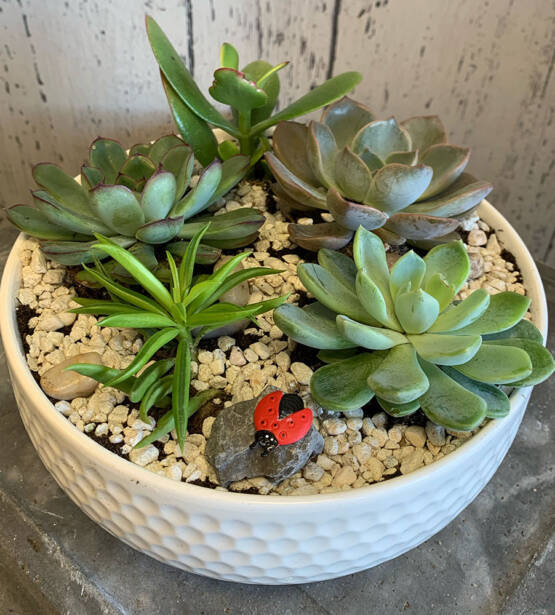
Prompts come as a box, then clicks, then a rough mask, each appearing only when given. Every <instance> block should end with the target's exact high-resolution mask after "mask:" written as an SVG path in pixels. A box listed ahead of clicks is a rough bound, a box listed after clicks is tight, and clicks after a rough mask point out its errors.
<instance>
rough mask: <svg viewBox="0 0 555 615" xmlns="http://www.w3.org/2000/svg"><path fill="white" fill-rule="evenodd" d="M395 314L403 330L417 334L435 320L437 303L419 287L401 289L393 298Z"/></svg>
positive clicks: (437, 310)
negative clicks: (415, 288)
mask: <svg viewBox="0 0 555 615" xmlns="http://www.w3.org/2000/svg"><path fill="white" fill-rule="evenodd" d="M395 314H396V315H397V319H398V320H399V322H400V323H401V327H402V328H403V330H404V331H406V332H407V333H411V334H413V335H418V334H420V333H424V331H427V330H428V329H429V328H430V327H431V326H432V325H433V323H434V322H435V321H436V318H437V317H438V314H439V303H438V301H437V300H436V299H435V298H434V297H432V295H429V294H428V293H427V292H426V291H424V290H422V289H421V288H418V289H417V290H409V291H406V292H403V291H401V292H399V293H398V294H397V297H396V298H395Z"/></svg>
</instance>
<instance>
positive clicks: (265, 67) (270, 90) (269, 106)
mask: <svg viewBox="0 0 555 615" xmlns="http://www.w3.org/2000/svg"><path fill="white" fill-rule="evenodd" d="M278 66H279V67H280V68H282V65H278ZM272 68H276V67H272V65H271V64H269V63H268V62H265V61H264V60H255V61H254V62H251V63H250V64H247V65H246V66H245V67H244V68H243V72H244V73H245V76H246V77H247V79H250V80H251V81H254V82H255V83H256V84H257V85H258V87H259V88H262V89H263V90H264V92H266V97H267V100H266V103H265V104H264V105H262V106H261V107H258V108H256V109H253V110H252V112H251V123H252V124H256V123H258V122H261V121H262V120H265V119H266V118H268V117H270V115H271V114H272V111H273V110H274V107H275V106H276V103H277V99H278V96H279V77H278V76H277V74H276V73H275V72H273V73H271V74H270V75H268V72H269V71H270V70H272ZM278 70H279V68H278ZM265 75H268V76H267V77H266V78H265V79H264V80H263V81H262V82H259V80H260V79H262V78H263V77H264V76H265Z"/></svg>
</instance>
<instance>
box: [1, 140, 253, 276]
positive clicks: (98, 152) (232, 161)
mask: <svg viewBox="0 0 555 615" xmlns="http://www.w3.org/2000/svg"><path fill="white" fill-rule="evenodd" d="M248 165H249V160H248V158H247V157H246V156H241V155H237V156H233V157H231V158H229V159H227V160H225V161H224V162H220V161H219V160H215V161H213V162H212V163H210V164H208V165H207V166H206V167H205V168H204V169H202V171H201V173H200V176H199V178H198V182H196V184H193V182H192V181H191V179H192V175H193V170H194V155H193V151H192V149H191V147H189V145H187V143H185V142H184V141H183V140H181V139H180V138H179V137H177V136H176V135H165V136H163V137H161V138H159V139H158V140H156V141H154V142H153V143H147V144H140V145H135V146H133V147H132V148H131V149H130V150H129V152H126V151H125V150H124V149H123V148H122V146H121V145H120V144H119V143H118V142H117V141H114V140H112V139H104V138H98V139H96V140H95V141H94V142H93V143H92V144H91V147H90V150H89V159H88V161H87V162H86V163H85V164H84V165H83V166H82V167H81V177H80V181H77V180H75V179H74V178H73V177H71V176H70V175H68V174H67V173H65V172H64V171H63V170H62V169H60V168H59V167H58V166H57V165H54V164H51V163H40V164H38V165H36V166H35V167H34V168H33V178H34V180H35V181H36V183H37V184H38V187H39V189H38V190H35V191H33V192H32V197H33V206H32V207H30V206H27V205H14V206H13V207H11V208H9V209H8V212H7V213H8V218H9V220H10V221H11V222H12V223H13V224H14V225H15V226H17V227H18V228H19V229H20V230H22V231H24V232H25V233H27V234H28V235H30V236H32V237H36V238H38V239H39V240H41V244H42V249H43V252H44V253H45V255H46V256H47V257H49V258H51V259H52V260H55V261H58V262H60V263H62V264H64V265H78V264H82V263H91V262H92V261H93V260H94V259H95V258H101V257H102V256H103V254H101V253H100V252H99V251H98V250H97V249H96V248H94V247H93V246H94V244H95V241H96V240H95V234H97V233H100V234H102V235H104V236H107V237H110V238H111V239H112V241H114V242H115V243H117V244H118V245H120V246H121V247H123V248H131V250H132V252H133V254H134V256H136V257H137V258H139V260H141V262H142V263H143V264H144V265H145V266H147V267H148V268H149V269H153V268H154V267H156V265H157V259H156V257H155V250H154V246H156V245H160V244H167V247H168V249H169V250H170V251H171V252H172V253H174V254H176V255H179V256H181V255H182V253H183V252H184V251H185V249H186V246H187V244H188V241H189V240H190V239H191V238H192V237H193V235H194V234H195V233H196V232H197V231H198V230H199V228H202V227H203V226H205V225H206V223H207V221H208V218H210V219H213V217H212V216H209V215H208V216H207V215H206V214H203V212H205V210H206V208H207V207H209V206H210V205H211V204H212V203H214V202H215V201H217V200H218V199H219V198H220V197H221V196H223V195H225V194H226V193H227V192H229V190H231V189H232V188H233V187H234V186H235V185H236V184H237V183H238V182H239V181H240V180H241V179H242V177H244V175H245V173H246V172H247V169H248ZM263 222H264V217H263V216H262V214H261V213H260V212H258V211H257V210H256V209H251V208H241V209H240V210H236V211H234V212H229V213H225V214H222V215H219V216H217V221H215V223H214V224H211V225H210V228H209V231H208V232H207V233H206V234H205V236H204V237H203V243H204V245H203V246H201V248H200V249H199V251H198V253H197V258H198V259H199V262H203V263H210V262H215V261H216V260H217V259H218V257H219V255H220V250H219V248H236V247H240V246H244V245H247V244H248V243H250V242H251V241H252V240H253V239H254V238H255V237H256V235H257V231H258V228H259V227H260V226H261V225H262V223H263Z"/></svg>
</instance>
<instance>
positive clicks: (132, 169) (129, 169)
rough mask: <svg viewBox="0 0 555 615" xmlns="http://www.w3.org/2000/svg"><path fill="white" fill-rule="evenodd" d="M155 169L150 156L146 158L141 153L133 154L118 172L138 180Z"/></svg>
mask: <svg viewBox="0 0 555 615" xmlns="http://www.w3.org/2000/svg"><path fill="white" fill-rule="evenodd" d="M155 171H156V165H155V164H154V163H153V162H152V160H151V159H150V158H147V157H146V156H144V155H143V154H135V155H134V156H130V157H129V158H128V159H127V160H126V161H125V163H124V164H123V166H122V167H121V170H120V173H121V174H123V175H127V176H128V177H131V178H132V179H134V180H135V182H138V181H140V180H141V179H148V178H149V177H150V176H151V175H152V174H153V173H154V172H155ZM99 183H101V182H99Z"/></svg>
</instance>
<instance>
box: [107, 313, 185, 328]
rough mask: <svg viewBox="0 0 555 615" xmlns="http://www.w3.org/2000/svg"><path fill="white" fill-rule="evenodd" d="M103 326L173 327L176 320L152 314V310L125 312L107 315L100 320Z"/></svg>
mask: <svg viewBox="0 0 555 615" xmlns="http://www.w3.org/2000/svg"><path fill="white" fill-rule="evenodd" d="M98 324H99V325H101V326H103V327H118V328H119V329H157V328H159V327H160V328H161V327H173V326H175V322H174V321H173V320H172V319H171V318H169V317H168V316H162V315H161V314H152V313H151V312H142V313H141V312H125V311H123V310H121V311H120V313H119V314H112V315H111V316H106V318H102V320H100V321H99V322H98Z"/></svg>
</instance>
